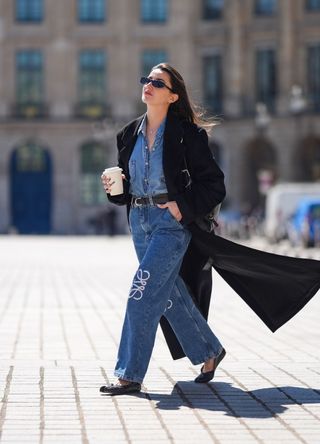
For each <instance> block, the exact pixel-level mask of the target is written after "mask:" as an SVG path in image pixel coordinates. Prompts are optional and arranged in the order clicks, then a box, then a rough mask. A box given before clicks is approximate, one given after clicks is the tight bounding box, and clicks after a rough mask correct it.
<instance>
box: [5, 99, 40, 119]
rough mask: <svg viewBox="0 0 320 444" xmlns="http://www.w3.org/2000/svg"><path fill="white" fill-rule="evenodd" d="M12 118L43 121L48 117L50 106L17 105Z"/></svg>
mask: <svg viewBox="0 0 320 444" xmlns="http://www.w3.org/2000/svg"><path fill="white" fill-rule="evenodd" d="M12 116H13V117H15V118H17V119H42V118H45V117H47V116H48V106H47V104H45V103H43V102H25V103H15V104H14V105H13V107H12Z"/></svg>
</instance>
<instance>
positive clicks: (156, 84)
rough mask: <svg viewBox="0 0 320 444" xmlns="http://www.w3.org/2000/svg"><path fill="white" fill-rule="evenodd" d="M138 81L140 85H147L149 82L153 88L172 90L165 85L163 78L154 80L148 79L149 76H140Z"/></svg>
mask: <svg viewBox="0 0 320 444" xmlns="http://www.w3.org/2000/svg"><path fill="white" fill-rule="evenodd" d="M140 83H141V84H142V85H148V83H151V85H152V86H154V87H155V88H168V89H169V90H170V91H171V92H174V91H173V89H171V88H170V87H169V86H167V85H166V84H165V83H164V81H163V80H154V79H150V77H141V79H140Z"/></svg>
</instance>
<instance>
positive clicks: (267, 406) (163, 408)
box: [0, 236, 320, 444]
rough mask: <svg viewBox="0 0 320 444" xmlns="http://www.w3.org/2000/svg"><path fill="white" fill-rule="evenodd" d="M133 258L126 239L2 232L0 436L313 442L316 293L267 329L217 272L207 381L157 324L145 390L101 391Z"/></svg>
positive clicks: (319, 381)
mask: <svg viewBox="0 0 320 444" xmlns="http://www.w3.org/2000/svg"><path fill="white" fill-rule="evenodd" d="M247 244H249V245H250V246H257V247H258V248H264V247H266V246H265V244H264V242H263V241H261V240H259V239H256V240H255V241H254V242H253V241H250V242H247ZM270 249H272V250H273V251H276V252H279V253H285V254H292V255H296V254H298V255H302V256H306V257H310V256H312V257H314V258H317V259H319V258H320V252H319V250H305V251H302V252H301V251H300V252H299V251H298V250H292V249H290V248H289V247H288V246H286V245H277V246H273V247H270ZM284 250H286V251H284ZM136 265H137V262H136V258H135V255H134V252H133V248H132V246H131V241H130V239H129V238H127V237H119V238H111V239H110V238H105V237H15V236H12V237H0V357H1V361H0V390H1V405H0V442H1V443H17V444H20V443H25V442H29V443H41V444H42V443H43V444H46V443H55V444H63V443H68V444H73V443H79V444H80V443H83V444H87V443H94V444H100V443H101V444H107V443H112V444H114V443H150V442H153V443H197V444H199V443H211V442H212V443H221V444H228V443H237V444H241V443H243V444H250V443H272V444H276V443H289V442H290V443H314V444H318V443H319V442H320V438H319V436H320V353H319V344H320V329H319V320H318V318H319V309H320V297H319V296H320V295H319V294H318V295H317V296H316V297H314V298H313V300H312V301H311V302H310V303H309V304H308V305H307V306H306V307H305V308H304V309H303V311H302V312H301V313H299V314H298V315H297V316H296V317H295V319H293V320H291V321H290V322H289V323H288V324H286V325H285V326H284V327H282V328H281V329H280V330H279V331H278V332H277V333H275V334H272V333H271V332H269V330H268V329H267V328H266V327H265V326H264V325H263V324H262V322H261V321H260V320H259V319H258V318H257V317H256V316H255V315H254V314H253V313H252V312H251V310H250V309H249V308H248V307H247V306H246V305H245V304H244V303H243V302H242V300H241V299H240V298H239V297H238V296H237V295H236V294H235V293H234V292H233V291H232V290H231V289H230V288H229V287H228V286H227V285H226V284H224V282H223V281H222V280H221V278H219V277H218V276H216V275H215V276H214V279H215V289H214V296H213V304H212V307H211V312H210V319H209V322H210V325H211V326H212V327H213V328H214V330H215V332H216V333H217V335H218V337H219V338H220V339H221V340H222V342H223V344H224V346H225V348H226V350H227V356H226V358H225V359H224V361H223V362H222V364H221V366H220V367H219V369H218V371H217V373H216V378H215V380H214V382H212V383H210V384H209V385H200V384H194V383H193V382H192V381H193V378H194V377H195V375H196V374H197V373H198V372H199V368H200V366H197V368H194V367H193V366H192V365H191V364H190V362H189V361H188V360H187V359H182V360H178V361H172V360H171V357H170V355H169V352H168V350H167V347H166V344H165V342H164V339H163V336H162V333H161V332H160V331H159V333H158V337H157V342H156V347H155V350H154V354H153V358H152V361H151V363H150V367H149V371H148V374H147V377H146V379H145V387H144V390H143V392H142V393H141V394H139V395H131V396H122V397H108V396H103V395H100V394H99V391H98V390H99V386H100V385H101V384H104V383H105V382H109V381H113V380H114V378H113V375H112V372H113V365H114V361H115V357H116V352H117V345H118V340H119V336H120V330H121V324H122V318H123V313H124V308H125V303H126V298H127V293H128V289H129V287H130V283H131V278H132V275H133V273H134V271H135V267H136Z"/></svg>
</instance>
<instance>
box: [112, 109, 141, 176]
mask: <svg viewBox="0 0 320 444" xmlns="http://www.w3.org/2000/svg"><path fill="white" fill-rule="evenodd" d="M143 117H144V115H143V116H141V117H138V119H136V120H135V121H134V122H133V123H132V124H131V125H130V126H129V127H128V128H127V129H126V130H125V131H124V132H123V134H122V135H121V139H120V140H121V145H120V146H119V147H118V149H119V156H120V158H121V160H122V162H123V165H124V169H125V171H124V173H125V175H126V176H127V177H129V176H128V174H129V168H128V165H129V159H130V156H131V154H132V151H133V148H134V146H135V143H136V141H137V137H138V129H139V126H140V124H141V122H142V119H143Z"/></svg>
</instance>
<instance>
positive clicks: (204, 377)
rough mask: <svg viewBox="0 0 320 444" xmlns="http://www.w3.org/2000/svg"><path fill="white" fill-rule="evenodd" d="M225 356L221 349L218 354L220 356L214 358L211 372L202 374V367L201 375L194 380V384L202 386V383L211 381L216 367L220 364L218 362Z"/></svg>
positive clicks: (223, 350)
mask: <svg viewBox="0 0 320 444" xmlns="http://www.w3.org/2000/svg"><path fill="white" fill-rule="evenodd" d="M225 355H226V351H225V349H224V348H223V349H222V351H221V353H220V355H218V356H217V357H216V358H215V360H214V368H213V370H211V372H202V370H203V367H204V366H202V367H201V373H200V375H198V376H197V377H196V379H195V380H194V382H198V383H202V384H204V383H206V382H209V381H211V379H213V377H214V372H215V371H216V370H217V367H218V365H219V364H220V362H221V361H222V359H223V358H224V357H225Z"/></svg>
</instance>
